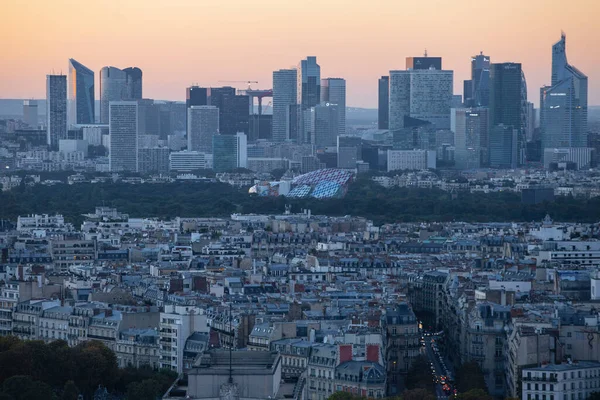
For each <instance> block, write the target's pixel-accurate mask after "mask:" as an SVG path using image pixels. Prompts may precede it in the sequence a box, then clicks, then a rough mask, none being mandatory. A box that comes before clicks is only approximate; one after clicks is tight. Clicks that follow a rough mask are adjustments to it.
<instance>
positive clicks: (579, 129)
mask: <svg viewBox="0 0 600 400" xmlns="http://www.w3.org/2000/svg"><path fill="white" fill-rule="evenodd" d="M587 91H588V78H587V76H586V75H585V74H584V73H582V72H581V71H579V70H578V69H577V68H575V67H574V66H572V65H570V64H569V63H568V62H567V55H566V36H565V34H564V33H563V34H562V35H561V38H560V40H559V41H558V42H557V43H556V44H554V46H552V86H550V87H548V86H544V87H542V89H541V91H540V127H541V134H542V135H541V136H542V149H546V148H570V147H586V146H587V108H588V104H587Z"/></svg>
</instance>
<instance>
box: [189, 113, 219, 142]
mask: <svg viewBox="0 0 600 400" xmlns="http://www.w3.org/2000/svg"><path fill="white" fill-rule="evenodd" d="M187 112H188V132H187V135H188V150H190V151H200V152H204V153H212V138H213V136H214V135H216V134H218V133H219V109H218V108H217V107H215V106H191V107H190V108H188V111H187Z"/></svg>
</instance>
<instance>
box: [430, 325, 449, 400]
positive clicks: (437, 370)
mask: <svg viewBox="0 0 600 400" xmlns="http://www.w3.org/2000/svg"><path fill="white" fill-rule="evenodd" d="M424 339H425V347H424V351H425V355H426V356H427V359H428V360H429V363H430V364H432V366H433V368H432V379H435V380H436V381H437V382H436V385H435V394H436V397H437V398H438V399H440V400H442V399H443V400H445V399H449V398H450V397H451V396H450V394H451V392H448V393H446V392H444V389H443V387H444V384H445V383H447V382H445V381H443V379H444V378H447V376H448V372H450V373H452V371H450V370H449V369H448V368H447V367H448V365H447V364H446V365H444V364H443V361H442V360H443V359H441V358H440V356H439V353H437V352H436V351H435V350H434V345H435V336H425V337H424ZM444 363H445V362H444ZM434 375H435V376H434ZM453 389H454V388H451V390H453Z"/></svg>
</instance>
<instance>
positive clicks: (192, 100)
mask: <svg viewBox="0 0 600 400" xmlns="http://www.w3.org/2000/svg"><path fill="white" fill-rule="evenodd" d="M207 97H208V94H207V89H206V88H203V87H199V86H190V87H189V88H187V89H186V90H185V107H186V108H190V107H191V106H207V105H208V102H207Z"/></svg>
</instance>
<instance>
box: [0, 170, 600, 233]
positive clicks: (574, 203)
mask: <svg viewBox="0 0 600 400" xmlns="http://www.w3.org/2000/svg"><path fill="white" fill-rule="evenodd" d="M286 204H290V205H291V206H292V210H293V211H296V212H299V211H300V210H301V209H311V210H312V213H313V214H323V215H330V216H336V215H337V216H339V215H353V216H363V217H365V218H368V219H371V220H373V221H374V222H375V223H376V224H382V223H393V222H415V221H437V222H445V221H465V222H489V221H494V222H508V221H515V222H518V221H539V220H541V219H542V218H543V217H544V216H545V215H546V214H547V213H549V214H550V215H551V216H552V217H553V219H555V220H557V221H565V222H568V221H573V222H591V221H599V220H600V198H592V199H580V198H573V197H559V198H557V199H556V200H555V201H553V202H546V203H540V204H535V205H525V204H521V198H520V195H519V194H516V193H510V192H500V193H488V194H485V193H468V192H465V193H458V194H456V195H453V194H451V193H447V192H444V191H441V190H438V189H418V188H389V189H386V188H383V187H381V186H379V185H377V184H376V183H374V182H372V181H371V180H369V179H362V178H359V179H358V180H356V181H355V182H353V183H352V184H351V185H350V186H349V188H348V191H347V193H346V196H345V197H343V198H334V199H323V200H318V199H313V198H306V199H294V198H286V197H284V196H279V197H261V196H257V195H251V194H248V190H247V188H244V189H238V188H234V187H231V186H229V185H227V184H225V183H210V182H196V183H189V182H174V183H160V184H141V185H132V184H125V183H111V184H108V183H106V184H101V183H98V184H90V183H88V184H86V183H82V184H77V185H66V184H62V185H55V186H43V185H35V186H27V185H21V186H20V187H16V188H14V189H13V190H11V191H6V192H1V193H0V220H2V219H9V220H13V221H14V220H16V218H17V217H18V216H19V215H27V214H32V213H38V214H39V213H60V214H63V215H64V216H65V218H66V219H67V220H68V221H69V222H72V223H75V224H80V223H81V221H82V219H83V217H82V215H81V214H84V213H89V212H92V211H93V210H94V208H95V207H96V206H98V205H105V206H111V207H116V208H118V209H119V210H120V211H121V212H124V213H128V214H129V215H130V216H132V217H146V216H147V217H157V218H172V217H176V216H181V217H206V216H211V217H227V216H229V215H231V214H232V213H236V212H237V213H265V214H268V213H282V212H283V211H284V210H285V205H286Z"/></svg>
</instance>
